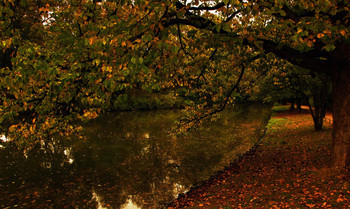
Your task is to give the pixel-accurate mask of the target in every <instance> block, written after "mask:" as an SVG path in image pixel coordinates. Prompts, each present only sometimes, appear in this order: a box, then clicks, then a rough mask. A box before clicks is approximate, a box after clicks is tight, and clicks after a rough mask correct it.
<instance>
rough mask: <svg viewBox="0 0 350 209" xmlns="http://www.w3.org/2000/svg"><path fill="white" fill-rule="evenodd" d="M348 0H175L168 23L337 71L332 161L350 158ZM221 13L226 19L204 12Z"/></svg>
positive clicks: (319, 69)
mask: <svg viewBox="0 0 350 209" xmlns="http://www.w3.org/2000/svg"><path fill="white" fill-rule="evenodd" d="M348 6H349V2H348V1H335V0H334V1H329V0H324V1H311V0H305V1H282V0H281V1H254V0H253V1H193V2H191V3H189V4H186V2H185V1H178V2H176V8H177V12H176V13H168V15H167V19H165V20H164V22H163V24H164V25H165V26H167V27H170V26H172V25H176V24H182V25H190V26H192V27H194V28H196V29H198V30H206V31H210V32H211V33H213V34H216V35H217V36H225V37H229V38H231V40H236V43H237V44H243V45H248V46H250V47H252V48H254V49H256V50H257V51H260V52H264V53H274V54H275V55H276V56H278V57H280V58H282V59H285V60H288V61H289V62H291V63H292V64H295V65H298V66H301V67H304V68H306V69H309V70H312V71H317V72H323V73H327V74H329V75H331V76H332V84H333V100H332V101H333V118H334V123H333V124H334V125H333V127H334V131H333V140H332V165H333V167H341V168H343V167H347V166H348V165H349V164H350V146H349V140H350V131H349V130H350V129H349V126H350V121H349V120H350V115H349V111H347V109H348V108H347V107H348V106H349V104H348V103H349V92H350V82H349V81H350V71H349V70H348V69H349V43H348V40H349V31H348V26H349V8H348ZM209 10H210V11H212V12H213V13H215V12H216V13H219V14H220V17H222V18H221V21H217V20H213V19H211V18H208V17H206V16H204V14H205V12H203V11H209Z"/></svg>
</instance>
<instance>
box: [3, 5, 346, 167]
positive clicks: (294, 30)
mask: <svg viewBox="0 0 350 209" xmlns="http://www.w3.org/2000/svg"><path fill="white" fill-rule="evenodd" d="M348 6H349V1H338V0H319V1H314V0H302V1H291V0H276V1H271V0H246V1H240V0H224V1H219V0H215V1H207V0H205V1H204V0H203V1H200V0H195V1H186V0H182V1H181V0H168V1H146V0H136V1H134V0H130V1H129V0H124V1H112V0H106V1H96V0H83V1H81V0H79V1H78V0H68V1H53V2H50V1H44V0H33V1H32V0H5V1H2V3H1V4H0V11H1V17H0V18H1V27H0V30H1V34H3V35H2V36H1V51H2V54H1V62H2V63H1V89H2V91H1V92H0V94H1V102H2V104H1V107H0V112H1V115H0V116H1V122H2V123H3V124H7V126H8V127H9V129H8V134H9V135H10V136H13V138H16V139H22V140H21V141H22V142H23V143H24V142H27V144H31V143H33V142H35V141H36V140H37V139H38V138H42V137H44V135H45V134H43V133H51V132H56V133H60V132H61V133H62V132H67V130H70V129H72V130H75V129H76V128H74V127H72V126H71V125H70V124H71V122H72V121H77V120H85V119H89V118H94V117H96V116H97V114H98V113H99V111H102V110H103V109H105V108H107V107H108V106H110V105H111V104H112V103H113V102H114V100H115V98H116V100H118V97H119V96H120V95H121V93H122V92H123V91H124V90H125V89H130V88H134V87H135V86H137V85H141V87H142V88H144V89H150V90H152V89H153V88H159V85H161V86H164V87H166V88H173V87H175V86H176V85H177V83H175V82H173V81H181V82H183V84H184V82H185V80H184V79H181V77H183V78H185V77H186V76H193V79H192V81H194V82H196V83H197V81H196V78H198V77H199V79H197V80H199V81H198V84H199V85H198V87H203V89H206V88H205V85H207V86H208V87H209V89H210V88H217V90H218V91H217V92H216V93H221V95H219V96H218V97H216V101H218V102H219V101H221V103H222V104H227V102H229V100H230V97H227V95H228V96H232V93H233V92H234V90H235V89H236V83H238V81H240V80H242V77H243V76H244V73H245V72H244V71H245V70H244V69H246V68H247V67H249V66H247V65H250V63H252V62H253V60H256V59H258V57H264V56H266V54H269V53H273V54H275V55H276V56H277V57H279V58H281V59H285V60H287V61H289V62H290V63H292V64H294V65H298V66H301V67H304V68H306V69H309V70H311V71H315V72H323V73H326V74H329V75H331V76H332V83H333V100H332V101H333V112H334V113H333V118H334V133H333V143H332V144H333V148H332V149H333V150H332V165H333V167H340V168H344V167H347V166H348V165H349V164H350V143H349V140H350V127H349V126H350V121H349V120H350V115H349V114H350V113H349V111H347V109H348V106H349V100H350V99H349V97H350V96H349V92H350V71H349V67H350V66H349V43H348V42H349V31H348V27H349V24H350V23H349V7H348ZM27 8H28V9H27ZM27 20H36V21H27ZM27 23H28V24H27ZM29 25H30V27H28V28H29V29H31V30H32V32H25V28H26V26H29ZM37 35H39V36H37ZM26 37H32V38H26ZM35 37H39V38H35ZM215 51H219V52H220V53H219V54H220V56H217V57H216V52H215ZM214 52H215V53H214ZM242 52H243V53H242ZM211 55H213V56H211ZM205 59H208V60H213V61H215V62H217V63H220V61H222V62H223V63H222V64H224V63H226V64H227V68H226V67H225V66H224V65H218V66H220V68H219V69H220V71H222V69H223V70H224V71H222V72H225V73H226V74H227V76H228V77H230V76H233V77H230V79H231V80H230V79H227V78H225V79H223V78H224V75H225V73H219V74H217V75H218V76H213V77H212V76H211V75H215V73H216V71H215V69H214V68H206V67H205V66H203V65H202V64H203V60H205ZM215 59H217V60H215ZM201 65H202V66H201ZM215 65H216V64H213V66H215ZM203 69H204V70H203ZM229 70H231V71H229ZM188 72H190V73H189V74H188ZM237 72H238V73H237ZM241 72H242V73H241ZM213 73H214V74H213ZM185 75H186V76H185ZM199 75H200V76H199ZM219 75H220V76H219ZM184 76H185V77H184ZM173 78H175V79H173ZM211 78H215V79H216V83H217V84H220V83H221V84H220V86H221V87H222V89H223V91H220V86H218V85H217V84H215V82H208V81H215V80H210V79H211ZM232 78H235V79H232ZM208 79H209V80H208ZM220 79H222V80H220ZM205 80H207V81H205ZM190 81H191V80H190ZM192 81H191V82H192ZM194 82H192V84H194ZM206 82H207V83H206ZM225 82H227V83H225ZM192 84H191V85H192ZM225 84H226V85H225ZM186 85H187V84H186ZM201 85H202V86H201ZM218 87H219V88H218ZM199 90H200V88H198V91H199ZM210 91H212V89H210ZM210 91H208V92H210ZM208 92H206V93H203V94H202V96H203V97H202V98H204V100H208V101H204V100H200V101H203V102H207V104H208V106H210V105H211V104H210V100H211V99H210V96H209V95H212V96H213V95H215V93H213V94H210V93H208ZM212 92H215V91H212ZM208 96H209V97H208ZM225 96H226V97H225ZM208 98H209V99H208ZM225 98H228V99H225ZM214 99H215V98H214ZM202 106H203V105H202ZM223 107H225V105H219V104H218V105H217V108H216V109H220V108H223ZM204 109H205V108H204ZM208 111H209V113H210V110H209V109H208ZM203 114H204V113H203ZM203 117H206V116H203ZM68 132H69V131H68ZM46 135H47V134H46ZM29 139H30V140H29ZM24 144H26V143H24Z"/></svg>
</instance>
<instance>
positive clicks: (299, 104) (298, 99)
mask: <svg viewBox="0 0 350 209" xmlns="http://www.w3.org/2000/svg"><path fill="white" fill-rule="evenodd" d="M297 110H298V112H299V113H301V99H300V98H297Z"/></svg>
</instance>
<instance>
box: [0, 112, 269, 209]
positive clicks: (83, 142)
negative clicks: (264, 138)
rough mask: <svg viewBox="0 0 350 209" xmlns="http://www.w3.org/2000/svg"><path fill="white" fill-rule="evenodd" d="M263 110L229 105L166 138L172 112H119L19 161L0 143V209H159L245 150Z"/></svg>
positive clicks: (255, 133) (259, 124) (265, 114)
mask: <svg viewBox="0 0 350 209" xmlns="http://www.w3.org/2000/svg"><path fill="white" fill-rule="evenodd" d="M269 113H270V108H269V107H266V106H261V105H259V106H257V105H241V106H239V105H236V106H235V107H234V108H229V109H227V110H225V111H224V112H222V113H221V115H220V117H219V119H218V120H216V121H214V122H209V123H207V124H205V125H204V126H202V127H201V128H200V129H199V130H197V131H195V132H192V133H190V134H187V135H185V136H171V135H169V130H170V129H171V127H172V125H173V122H174V120H175V119H176V117H177V116H178V115H179V114H178V111H171V110H166V111H154V112H123V113H115V114H107V115H105V116H103V117H101V118H99V119H97V120H95V121H93V122H90V123H88V124H86V125H85V131H84V133H83V136H84V139H78V138H75V137H71V138H70V139H69V140H67V139H52V141H51V142H47V143H41V145H40V146H38V148H37V149H35V150H33V151H32V152H30V153H28V154H27V156H24V155H23V153H19V152H15V151H12V150H10V149H6V148H5V147H4V146H3V145H1V147H0V208H16V207H17V208H121V209H139V208H162V207H164V205H166V204H167V203H169V202H170V201H172V200H174V199H175V198H176V197H177V195H178V194H180V193H183V192H186V191H188V190H189V189H190V187H191V186H194V185H196V183H197V184H198V182H201V181H204V180H206V179H208V178H209V177H210V176H211V175H214V174H216V173H217V172H218V171H219V170H222V169H224V167H225V166H227V165H229V164H230V163H231V162H232V161H234V160H235V159H236V158H237V157H238V156H239V155H241V154H243V153H245V152H246V151H248V150H249V149H250V148H251V147H252V146H253V145H254V143H255V142H256V140H257V139H258V138H259V137H260V136H261V135H262V133H263V129H264V127H265V125H266V123H267V120H268V117H269ZM4 139H5V138H4ZM4 139H3V141H4ZM3 144H4V142H3Z"/></svg>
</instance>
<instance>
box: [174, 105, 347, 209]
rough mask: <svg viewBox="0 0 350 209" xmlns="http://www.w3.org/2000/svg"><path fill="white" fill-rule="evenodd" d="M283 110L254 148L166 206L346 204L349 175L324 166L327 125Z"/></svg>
mask: <svg viewBox="0 0 350 209" xmlns="http://www.w3.org/2000/svg"><path fill="white" fill-rule="evenodd" d="M281 109H282V111H278V112H276V114H275V115H274V116H273V117H272V118H271V120H270V122H269V125H268V131H267V134H266V136H265V138H263V139H262V141H261V142H260V144H259V146H258V148H257V149H256V150H255V152H252V153H251V154H250V155H246V156H245V157H244V158H242V159H241V160H240V161H238V162H237V163H235V164H232V165H231V166H230V167H229V168H228V169H226V170H225V171H224V172H222V173H221V174H218V175H217V176H215V177H214V178H212V179H210V180H209V181H207V182H205V183H204V184H203V185H202V186H200V187H197V188H194V189H193V190H191V191H190V192H188V193H186V194H185V195H183V196H181V197H180V198H178V199H177V200H175V201H174V202H172V203H171V204H170V205H169V206H168V208H225V209H229V208H313V207H314V208H348V207H349V205H350V191H349V188H350V184H349V175H345V174H334V173H333V172H331V171H330V170H329V169H328V168H327V167H326V165H328V164H329V161H330V147H331V132H332V128H331V124H329V123H326V124H325V127H324V131H320V132H315V131H314V130H313V122H312V118H311V116H310V114H309V113H308V112H307V111H303V112H302V113H298V112H296V111H289V110H283V108H281Z"/></svg>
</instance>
